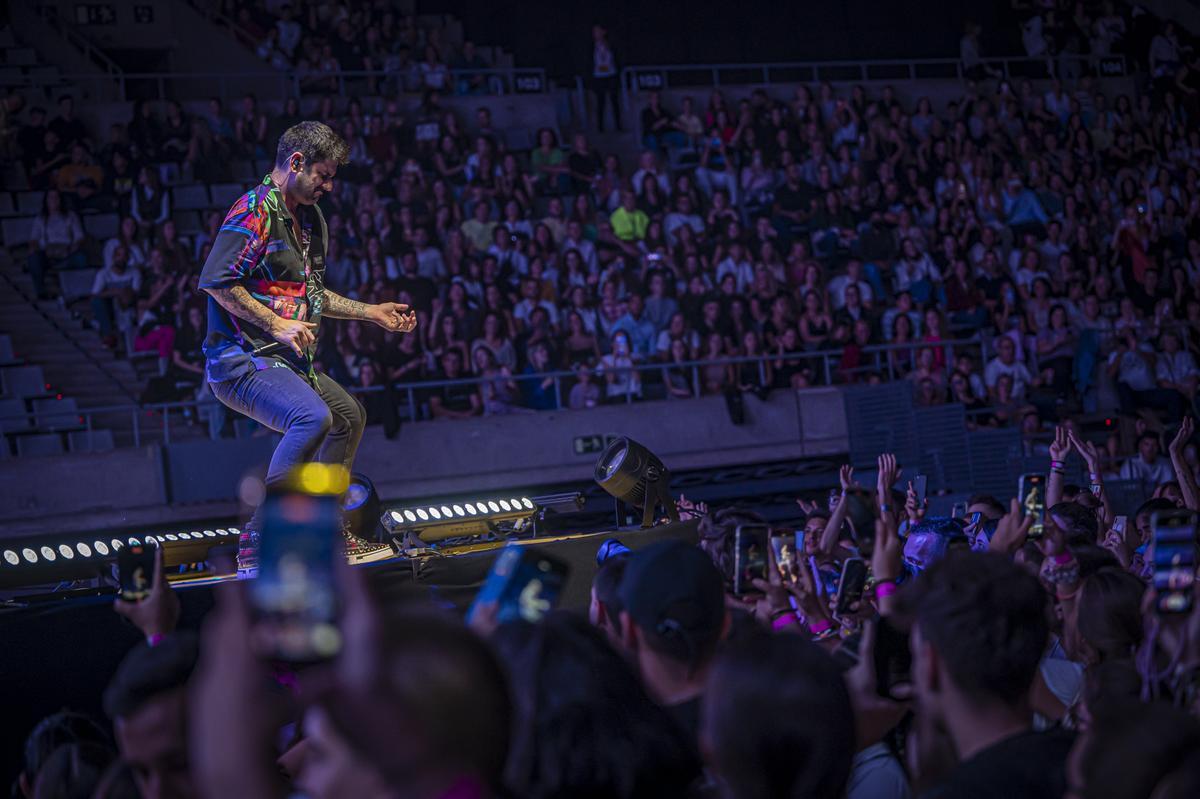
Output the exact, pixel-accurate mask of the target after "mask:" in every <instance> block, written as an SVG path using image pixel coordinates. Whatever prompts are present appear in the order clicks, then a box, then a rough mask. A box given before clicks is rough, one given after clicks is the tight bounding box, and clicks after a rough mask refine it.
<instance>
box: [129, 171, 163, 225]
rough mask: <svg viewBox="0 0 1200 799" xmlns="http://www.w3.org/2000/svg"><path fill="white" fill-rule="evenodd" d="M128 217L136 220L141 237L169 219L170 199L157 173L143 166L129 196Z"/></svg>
mask: <svg viewBox="0 0 1200 799" xmlns="http://www.w3.org/2000/svg"><path fill="white" fill-rule="evenodd" d="M129 215H130V216H132V217H133V218H134V219H136V220H137V223H138V226H139V227H140V228H141V231H142V235H143V236H149V235H150V233H151V231H152V230H153V229H154V228H155V227H156V226H158V225H161V224H162V223H163V222H166V221H167V220H168V219H170V218H171V198H170V194H169V192H168V191H167V190H166V189H165V188H163V185H162V183H161V181H160V180H159V178H158V171H157V170H155V169H151V168H150V167H148V166H144V167H142V168H141V170H140V171H139V172H138V179H137V186H136V187H135V188H134V190H133V193H132V194H131V195H130V204H129Z"/></svg>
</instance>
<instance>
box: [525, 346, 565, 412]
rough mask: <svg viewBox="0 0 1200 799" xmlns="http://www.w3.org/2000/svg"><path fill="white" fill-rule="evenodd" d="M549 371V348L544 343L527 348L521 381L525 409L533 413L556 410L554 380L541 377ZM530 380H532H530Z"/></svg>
mask: <svg viewBox="0 0 1200 799" xmlns="http://www.w3.org/2000/svg"><path fill="white" fill-rule="evenodd" d="M548 371H550V347H549V345H548V344H546V343H545V342H541V341H539V342H537V343H536V344H533V345H531V346H530V347H529V363H528V364H526V366H525V369H524V371H522V373H521V374H522V375H523V376H525V379H522V380H521V395H522V397H523V398H524V405H525V407H526V408H532V409H533V410H535V411H550V410H555V409H556V408H558V393H557V389H556V388H555V383H556V378H554V377H548V376H547V377H543V378H542V379H540V380H538V379H536V378H537V376H538V375H543V374H545V373H546V372H548ZM531 378H532V379H531Z"/></svg>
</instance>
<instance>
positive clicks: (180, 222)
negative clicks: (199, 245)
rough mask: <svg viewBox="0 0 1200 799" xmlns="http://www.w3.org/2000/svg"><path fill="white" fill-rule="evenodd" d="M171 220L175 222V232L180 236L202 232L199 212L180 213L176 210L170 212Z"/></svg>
mask: <svg viewBox="0 0 1200 799" xmlns="http://www.w3.org/2000/svg"><path fill="white" fill-rule="evenodd" d="M171 219H173V220H175V230H176V231H177V232H178V233H180V234H181V235H184V236H190V235H194V234H196V233H199V232H200V231H201V230H202V225H203V223H202V222H201V219H200V212H199V211H180V210H179V209H178V208H176V209H175V210H174V211H172V212H171Z"/></svg>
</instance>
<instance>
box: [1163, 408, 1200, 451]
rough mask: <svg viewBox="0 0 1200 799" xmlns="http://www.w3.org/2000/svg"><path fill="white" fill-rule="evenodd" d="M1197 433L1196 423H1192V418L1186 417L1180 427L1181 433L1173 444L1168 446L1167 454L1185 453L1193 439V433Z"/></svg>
mask: <svg viewBox="0 0 1200 799" xmlns="http://www.w3.org/2000/svg"><path fill="white" fill-rule="evenodd" d="M1194 432H1196V423H1195V422H1193V421H1192V417H1191V416H1184V417H1183V422H1182V423H1181V424H1180V425H1179V432H1177V433H1176V434H1175V437H1174V438H1173V439H1171V443H1170V444H1169V445H1168V446H1167V452H1169V453H1171V454H1172V455H1175V454H1179V453H1182V452H1183V448H1184V447H1185V446H1187V443H1188V441H1190V440H1191V438H1192V433H1194Z"/></svg>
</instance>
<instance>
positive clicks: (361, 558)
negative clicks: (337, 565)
mask: <svg viewBox="0 0 1200 799" xmlns="http://www.w3.org/2000/svg"><path fill="white" fill-rule="evenodd" d="M342 541H344V542H345V545H346V560H347V561H349V562H350V563H351V564H355V563H374V562H375V561H378V560H387V559H388V558H390V557H392V555H393V553H392V548H391V547H390V546H388V545H387V544H377V543H375V542H374V541H368V540H366V539H365V538H359V537H358V536H356V535H354V534H353V533H351V532H350V531H349V530H345V529H343V530H342Z"/></svg>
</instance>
